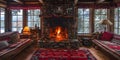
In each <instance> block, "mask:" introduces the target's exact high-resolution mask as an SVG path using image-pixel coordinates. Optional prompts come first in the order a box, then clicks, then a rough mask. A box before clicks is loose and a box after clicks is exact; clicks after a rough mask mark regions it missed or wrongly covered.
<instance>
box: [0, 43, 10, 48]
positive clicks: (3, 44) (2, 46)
mask: <svg viewBox="0 0 120 60" xmlns="http://www.w3.org/2000/svg"><path fill="white" fill-rule="evenodd" d="M8 46H9V44H8V42H7V41H0V50H2V49H4V48H6V47H8Z"/></svg>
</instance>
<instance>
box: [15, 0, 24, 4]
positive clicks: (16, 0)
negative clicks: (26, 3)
mask: <svg viewBox="0 0 120 60" xmlns="http://www.w3.org/2000/svg"><path fill="white" fill-rule="evenodd" d="M13 1H15V2H17V3H19V4H23V2H21V1H20V0H13Z"/></svg>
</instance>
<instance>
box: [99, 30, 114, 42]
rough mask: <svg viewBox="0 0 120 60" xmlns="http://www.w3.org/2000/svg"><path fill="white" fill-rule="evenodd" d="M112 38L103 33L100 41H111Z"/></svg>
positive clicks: (109, 34)
mask: <svg viewBox="0 0 120 60" xmlns="http://www.w3.org/2000/svg"><path fill="white" fill-rule="evenodd" d="M112 38H113V34H112V33H110V32H104V33H103V34H102V37H101V39H102V40H107V41H111V40H112Z"/></svg>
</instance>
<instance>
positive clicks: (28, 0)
mask: <svg viewBox="0 0 120 60" xmlns="http://www.w3.org/2000/svg"><path fill="white" fill-rule="evenodd" d="M5 1H6V4H7V5H30V4H36V5H41V4H53V5H55V4H73V3H75V4H77V3H84V2H85V3H88V2H92V3H97V2H100V3H104V2H114V3H116V2H120V0H5Z"/></svg>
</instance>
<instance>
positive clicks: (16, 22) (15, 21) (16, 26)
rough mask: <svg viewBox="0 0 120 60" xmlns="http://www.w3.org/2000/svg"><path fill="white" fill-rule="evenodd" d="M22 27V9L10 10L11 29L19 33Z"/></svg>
mask: <svg viewBox="0 0 120 60" xmlns="http://www.w3.org/2000/svg"><path fill="white" fill-rule="evenodd" d="M22 28H23V10H22V9H21V10H12V31H18V32H19V33H20V32H21V31H22Z"/></svg>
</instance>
